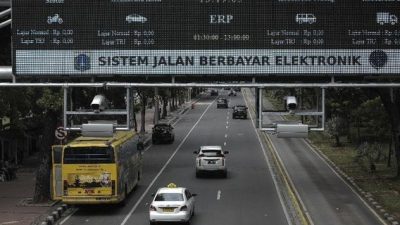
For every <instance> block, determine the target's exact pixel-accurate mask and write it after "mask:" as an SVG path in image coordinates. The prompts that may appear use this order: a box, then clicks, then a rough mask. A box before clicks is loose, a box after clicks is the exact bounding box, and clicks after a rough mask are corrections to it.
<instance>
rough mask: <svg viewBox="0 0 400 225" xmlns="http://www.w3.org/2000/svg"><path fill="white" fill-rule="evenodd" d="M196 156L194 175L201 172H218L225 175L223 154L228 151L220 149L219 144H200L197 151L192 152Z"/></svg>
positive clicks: (197, 175) (198, 174)
mask: <svg viewBox="0 0 400 225" xmlns="http://www.w3.org/2000/svg"><path fill="white" fill-rule="evenodd" d="M193 153H194V154H197V157H196V177H199V176H200V175H201V174H202V173H203V172H219V173H222V175H223V176H224V177H227V173H228V171H227V168H226V163H225V155H226V154H228V153H229V152H228V151H222V147H221V146H201V147H200V149H199V151H195V152H193Z"/></svg>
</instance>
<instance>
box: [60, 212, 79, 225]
mask: <svg viewBox="0 0 400 225" xmlns="http://www.w3.org/2000/svg"><path fill="white" fill-rule="evenodd" d="M77 211H78V209H77V208H75V209H73V211H72V212H71V214H69V215H68V216H67V217H65V219H63V220H62V221H61V222H60V225H63V224H64V223H65V222H66V221H67V220H68V219H69V218H71V216H73V215H74V214H75V213H76V212H77Z"/></svg>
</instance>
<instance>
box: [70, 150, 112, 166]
mask: <svg viewBox="0 0 400 225" xmlns="http://www.w3.org/2000/svg"><path fill="white" fill-rule="evenodd" d="M63 162H64V164H96V163H103V164H104V163H115V159H114V150H113V148H112V147H73V148H71V147H67V148H65V149H64V161H63Z"/></svg>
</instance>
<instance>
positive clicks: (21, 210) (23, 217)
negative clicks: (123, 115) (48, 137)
mask: <svg viewBox="0 0 400 225" xmlns="http://www.w3.org/2000/svg"><path fill="white" fill-rule="evenodd" d="M190 105H191V103H189V102H188V103H185V104H183V105H181V106H180V107H179V108H178V109H177V110H175V111H173V112H168V116H167V117H166V118H165V119H162V120H160V121H159V122H170V123H173V121H175V120H176V119H178V118H179V116H180V115H181V114H183V113H184V112H185V111H186V110H188V109H189V107H190ZM153 117H154V108H152V109H147V110H146V117H145V120H146V127H145V130H146V134H145V136H146V138H147V140H148V142H149V140H150V139H151V131H152V127H153V119H154V118H153ZM136 118H137V123H138V130H140V120H141V118H140V113H139V114H137V115H136ZM36 156H37V154H36ZM38 163H39V160H38V159H37V157H35V156H33V157H29V158H27V159H26V160H25V161H24V164H23V165H22V166H21V167H20V168H19V169H18V171H17V179H15V180H12V181H7V182H0V225H9V224H10V225H30V224H35V223H39V222H40V221H43V219H44V218H45V216H46V215H48V214H50V213H51V211H52V210H53V209H54V206H53V207H52V206H51V205H50V204H42V205H29V206H27V204H23V203H24V202H26V201H27V200H28V201H29V199H30V198H32V196H33V193H34V190H35V178H36V176H35V171H36V169H37V167H38ZM39 224H40V223H39Z"/></svg>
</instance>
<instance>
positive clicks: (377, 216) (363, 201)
mask: <svg viewBox="0 0 400 225" xmlns="http://www.w3.org/2000/svg"><path fill="white" fill-rule="evenodd" d="M303 142H304V143H305V144H306V145H307V146H308V148H309V150H310V151H311V152H312V153H313V154H315V155H316V156H317V157H318V158H320V159H321V160H322V161H323V162H324V163H325V164H326V165H327V166H328V167H329V169H331V170H332V172H333V173H334V174H335V175H336V176H337V177H338V178H339V179H340V180H341V181H342V182H343V183H344V184H345V185H346V186H347V187H348V188H349V189H350V190H351V191H352V192H353V193H354V194H355V195H356V196H357V197H358V198H359V199H360V200H361V202H362V203H363V204H364V205H365V206H366V207H367V208H368V210H370V212H372V214H374V216H375V217H376V218H377V219H378V220H379V222H381V223H382V224H386V222H385V221H384V220H383V219H382V218H381V217H380V216H379V214H378V213H377V212H376V211H375V210H374V209H373V208H372V207H371V206H370V205H369V204H368V203H367V202H366V201H365V200H364V199H363V198H362V197H361V195H360V194H358V193H357V191H356V190H354V188H353V187H352V186H351V185H350V184H349V183H348V182H347V181H346V180H344V179H343V177H342V176H341V175H339V174H338V173H337V171H336V170H335V169H334V168H333V167H332V166H331V165H330V164H329V163H328V162H327V161H326V160H325V159H324V158H323V157H322V156H321V155H320V154H319V153H318V152H317V150H316V149H314V148H313V147H312V146H311V145H310V144H309V143H308V142H307V141H306V140H304V139H303Z"/></svg>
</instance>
